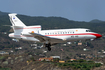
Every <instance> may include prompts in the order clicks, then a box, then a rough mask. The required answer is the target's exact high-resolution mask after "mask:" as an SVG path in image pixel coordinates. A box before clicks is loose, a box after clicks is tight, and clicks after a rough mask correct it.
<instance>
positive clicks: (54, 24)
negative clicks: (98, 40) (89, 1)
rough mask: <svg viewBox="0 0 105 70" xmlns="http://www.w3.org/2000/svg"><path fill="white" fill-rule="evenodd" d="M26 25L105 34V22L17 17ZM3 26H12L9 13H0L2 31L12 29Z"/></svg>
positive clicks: (0, 29)
mask: <svg viewBox="0 0 105 70" xmlns="http://www.w3.org/2000/svg"><path fill="white" fill-rule="evenodd" d="M17 16H18V17H19V18H20V19H21V20H22V21H23V22H24V23H25V24H26V25H41V26H42V29H61V28H63V29H64V28H89V29H91V30H92V31H94V32H98V33H104V32H105V22H104V21H103V22H98V23H97V22H80V21H73V20H68V19H66V18H62V17H42V16H39V17H31V16H25V15H17ZM3 25H11V23H10V21H9V17H8V15H7V13H3V12H0V31H8V30H9V29H10V28H9V27H5V26H3Z"/></svg>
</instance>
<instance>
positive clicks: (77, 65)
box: [56, 59, 101, 70]
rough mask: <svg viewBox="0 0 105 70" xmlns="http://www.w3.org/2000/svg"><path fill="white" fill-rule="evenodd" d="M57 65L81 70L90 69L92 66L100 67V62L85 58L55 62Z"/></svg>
mask: <svg viewBox="0 0 105 70" xmlns="http://www.w3.org/2000/svg"><path fill="white" fill-rule="evenodd" d="M56 64H57V66H59V67H62V68H69V67H72V68H73V69H76V70H77V69H81V70H90V69H92V68H94V67H100V66H101V64H100V63H94V62H93V61H86V60H82V59H80V60H75V61H67V62H66V63H56Z"/></svg>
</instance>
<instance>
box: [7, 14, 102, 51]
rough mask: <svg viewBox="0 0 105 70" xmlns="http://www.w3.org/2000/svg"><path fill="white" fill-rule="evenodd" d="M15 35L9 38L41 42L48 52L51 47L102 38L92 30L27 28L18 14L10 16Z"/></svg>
mask: <svg viewBox="0 0 105 70" xmlns="http://www.w3.org/2000/svg"><path fill="white" fill-rule="evenodd" d="M8 15H9V18H10V22H11V23H12V26H11V27H12V28H13V30H14V33H10V34H9V37H12V38H16V39H22V40H27V41H35V42H41V43H43V44H44V46H45V47H47V48H48V50H49V51H50V50H51V45H54V44H57V43H63V42H69V41H76V40H87V39H96V38H100V37H102V35H100V34H98V33H94V32H91V31H90V29H85V28H76V29H54V30H41V26H40V25H35V26H26V25H25V24H24V23H23V22H22V21H21V20H20V19H18V17H17V16H16V15H17V14H8Z"/></svg>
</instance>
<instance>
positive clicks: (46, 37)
mask: <svg viewBox="0 0 105 70" xmlns="http://www.w3.org/2000/svg"><path fill="white" fill-rule="evenodd" d="M30 34H32V35H33V36H34V37H35V38H36V39H38V40H40V42H44V41H50V42H54V41H56V42H57V41H62V39H58V38H52V37H48V36H45V35H41V34H38V33H30Z"/></svg>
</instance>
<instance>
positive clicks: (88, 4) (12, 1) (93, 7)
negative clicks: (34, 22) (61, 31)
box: [0, 0, 105, 22]
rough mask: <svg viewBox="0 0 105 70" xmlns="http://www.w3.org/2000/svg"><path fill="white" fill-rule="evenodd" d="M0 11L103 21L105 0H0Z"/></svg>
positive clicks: (104, 18) (104, 17)
mask: <svg viewBox="0 0 105 70" xmlns="http://www.w3.org/2000/svg"><path fill="white" fill-rule="evenodd" d="M0 11H2V12H8V13H17V14H23V15H28V16H44V17H50V16H54V17H64V18H67V19H69V20H74V21H86V22H89V21H91V20H93V19H99V20H102V21H105V0H0Z"/></svg>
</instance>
